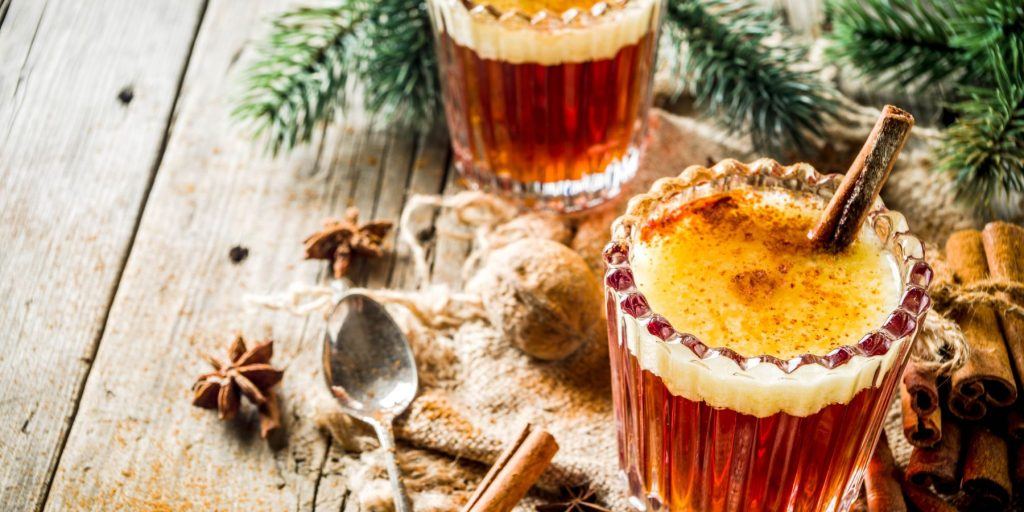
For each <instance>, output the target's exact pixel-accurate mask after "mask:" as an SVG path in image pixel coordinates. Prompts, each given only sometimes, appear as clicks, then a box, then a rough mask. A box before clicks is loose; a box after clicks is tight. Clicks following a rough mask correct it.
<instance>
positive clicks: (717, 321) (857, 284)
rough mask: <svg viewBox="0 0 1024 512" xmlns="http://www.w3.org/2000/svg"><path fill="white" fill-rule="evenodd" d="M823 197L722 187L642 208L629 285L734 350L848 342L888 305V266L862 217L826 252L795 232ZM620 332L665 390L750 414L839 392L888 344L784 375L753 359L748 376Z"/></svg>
mask: <svg viewBox="0 0 1024 512" xmlns="http://www.w3.org/2000/svg"><path fill="white" fill-rule="evenodd" d="M823 207H824V202H823V201H821V200H820V199H819V198H816V197H812V196H799V195H795V194H792V193H789V192H784V191H753V190H734V191H730V192H726V193H723V194H720V195H715V196H711V197H708V198H704V199H699V200H696V201H693V202H691V203H688V204H686V205H684V206H682V207H681V208H679V209H677V210H675V211H671V212H670V213H668V214H665V215H663V216H662V217H660V218H656V219H647V220H646V221H645V222H642V223H641V224H640V225H639V228H640V229H639V232H638V233H637V234H636V235H635V236H634V240H633V243H632V248H631V250H630V264H631V266H632V269H633V274H634V278H635V282H636V286H637V288H638V289H639V290H640V292H641V293H643V294H644V296H645V297H646V298H647V300H648V302H649V303H650V306H651V309H652V310H653V311H655V312H657V313H659V314H661V315H662V316H664V317H665V318H667V319H668V320H669V322H670V323H671V324H672V326H673V327H675V328H676V330H678V331H680V332H685V333H690V334H693V335H695V336H696V337H697V338H699V339H700V340H701V341H703V342H704V343H705V344H707V345H708V346H711V347H726V348H730V349H733V350H735V351H736V352H738V353H740V354H742V355H744V356H759V355H772V356H776V357H779V358H781V359H789V358H792V357H795V356H798V355H802V354H816V355H825V354H827V353H828V352H830V351H831V350H833V349H835V348H837V347H839V346H842V345H852V344H856V343H857V342H858V341H859V340H860V339H861V338H862V337H863V336H864V335H865V334H867V333H869V332H871V331H873V330H875V329H877V328H879V327H880V326H881V325H882V324H883V323H884V322H885V320H886V317H887V316H888V315H889V314H890V313H891V312H892V311H893V310H894V309H895V308H896V306H897V302H898V298H899V281H898V279H897V273H896V267H895V264H894V262H893V261H892V259H891V256H890V255H889V254H888V253H887V252H886V251H885V250H884V248H883V244H882V242H881V241H880V240H879V239H878V238H877V236H876V235H875V234H874V233H873V232H872V231H870V230H869V229H864V230H862V232H861V234H860V236H859V238H858V240H857V241H856V242H855V243H854V244H853V245H852V246H851V247H850V248H849V249H848V250H847V251H846V252H844V253H842V254H840V255H838V256H835V255H828V254H823V253H820V252H817V251H814V250H813V249H812V248H811V246H810V242H809V240H808V238H807V232H808V231H809V230H810V228H811V227H813V225H814V223H815V221H816V220H817V218H818V216H819V215H820V211H821V208H823ZM627 323H628V322H627ZM632 340H633V341H632V342H631V344H630V349H631V350H632V351H633V353H634V355H636V356H637V357H638V358H639V359H640V363H641V365H642V366H643V367H644V368H645V369H647V370H649V371H651V372H653V373H655V374H657V375H659V376H660V377H661V378H662V380H663V381H664V382H665V383H666V386H667V387H668V388H669V390H670V391H672V392H673V393H676V394H679V395H681V396H684V397H686V398H689V399H693V400H703V401H705V402H708V403H709V404H711V405H713V406H718V407H728V408H731V409H734V410H739V411H741V412H745V413H747V414H753V415H756V416H767V415H770V414H775V413H777V412H787V413H789V414H794V415H799V416H804V415H808V414H812V413H814V412H817V411H818V410H820V409H821V408H823V407H825V406H827V405H829V404H833V403H846V402H848V401H850V400H852V399H853V397H854V396H855V395H856V393H857V392H858V391H860V390H862V389H864V388H865V387H868V386H870V385H872V384H873V382H874V377H875V374H876V372H877V371H878V370H885V369H887V368H888V366H889V365H891V364H892V363H893V361H894V358H895V355H896V354H897V353H898V352H899V351H900V350H899V349H900V347H899V346H898V345H894V346H893V347H892V348H891V349H890V351H889V352H888V354H887V355H885V356H882V357H874V358H865V357H855V358H853V359H852V360H851V361H849V362H848V363H846V364H844V365H842V366H840V367H838V368H836V369H833V370H826V369H825V368H823V367H821V366H819V365H813V364H812V365H805V366H803V367H801V368H799V369H798V370H797V371H795V372H793V373H792V374H790V375H785V374H783V373H782V372H781V370H779V369H778V368H777V367H775V366H774V365H770V364H768V365H758V367H757V368H756V371H755V372H754V375H755V376H756V375H757V373H758V372H761V373H762V374H763V375H762V376H761V378H751V376H749V375H746V374H742V373H739V372H737V371H736V369H735V368H736V367H735V364H734V363H733V362H732V361H731V360H726V359H725V358H718V359H717V360H715V359H711V360H703V361H701V360H698V359H697V358H696V357H695V356H693V354H692V353H691V352H690V351H689V349H686V348H685V347H681V346H678V345H676V346H672V345H667V344H664V343H660V340H658V339H657V338H654V337H653V336H650V335H649V334H647V333H645V332H642V331H640V332H637V333H636V337H635V338H633V339H632ZM716 367H717V369H716Z"/></svg>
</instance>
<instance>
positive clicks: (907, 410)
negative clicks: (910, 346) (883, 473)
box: [900, 362, 942, 448]
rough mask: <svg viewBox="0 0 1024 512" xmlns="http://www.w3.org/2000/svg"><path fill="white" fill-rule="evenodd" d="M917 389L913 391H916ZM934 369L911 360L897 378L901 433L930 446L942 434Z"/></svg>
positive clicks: (908, 439) (908, 438) (917, 442)
mask: <svg viewBox="0 0 1024 512" xmlns="http://www.w3.org/2000/svg"><path fill="white" fill-rule="evenodd" d="M915 391H916V392H915ZM938 404H939V392H938V387H937V386H936V384H935V372H934V371H933V370H931V369H930V368H927V367H925V366H924V365H919V364H916V363H913V362H911V363H910V364H908V365H907V370H906V373H904V376H903V380H902V381H901V382H900V405H901V407H902V409H903V435H904V436H905V437H906V438H907V441H909V442H910V444H912V445H914V446H918V447H921V448H930V447H932V446H935V445H936V444H938V443H939V439H940V438H941V437H942V412H941V411H940V410H939V407H938Z"/></svg>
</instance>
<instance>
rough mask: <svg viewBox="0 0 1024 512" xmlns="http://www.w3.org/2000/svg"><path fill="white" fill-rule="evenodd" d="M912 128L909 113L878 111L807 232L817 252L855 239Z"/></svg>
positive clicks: (890, 109)
mask: <svg viewBox="0 0 1024 512" xmlns="http://www.w3.org/2000/svg"><path fill="white" fill-rule="evenodd" d="M913 126H914V116H912V115H910V114H909V113H907V112H905V111H903V110H901V109H899V108H897V107H894V106H892V105H886V106H885V108H883V109H882V115H881V116H880V117H879V118H878V121H876V122H875V126H874V128H872V129H871V134H869V135H868V140H867V141H865V142H864V146H863V147H861V148H860V153H858V154H857V158H856V159H854V161H853V164H851V165H850V169H849V170H847V171H846V177H845V178H843V181H842V183H840V184H839V188H838V189H837V190H836V193H835V195H833V196H832V199H831V200H830V201H829V203H828V206H827V207H826V208H825V211H824V212H823V213H822V216H821V219H820V220H819V221H818V225H817V226H815V227H814V229H813V230H812V231H811V241H812V242H813V243H814V245H815V246H816V247H817V248H818V249H819V250H822V251H825V252H830V253H838V252H841V251H842V250H843V249H845V248H846V247H848V246H849V245H850V244H851V243H852V242H853V240H854V239H855V238H856V237H857V232H858V231H860V227H861V225H862V224H864V219H866V218H867V215H868V211H869V210H870V209H871V205H872V204H874V202H875V199H876V198H877V197H878V193H879V192H881V191H882V185H884V184H885V180H887V179H888V178H889V173H890V172H891V171H892V167H893V165H895V164H896V157H897V156H898V155H899V154H900V150H902V149H903V146H904V145H905V144H906V143H907V138H908V137H910V129H911V128H913Z"/></svg>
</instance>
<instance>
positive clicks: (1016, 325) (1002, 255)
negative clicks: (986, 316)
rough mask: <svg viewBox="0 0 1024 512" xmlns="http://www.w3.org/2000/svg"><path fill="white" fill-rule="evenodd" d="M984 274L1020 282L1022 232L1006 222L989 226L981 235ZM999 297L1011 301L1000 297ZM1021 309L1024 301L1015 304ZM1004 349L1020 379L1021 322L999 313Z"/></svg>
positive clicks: (1023, 366) (1023, 273)
mask: <svg viewBox="0 0 1024 512" xmlns="http://www.w3.org/2000/svg"><path fill="white" fill-rule="evenodd" d="M981 240H982V243H983V244H984V246H985V258H986V260H987V261H988V272H989V274H991V275H992V277H994V278H996V279H1005V280H1008V281H1016V282H1018V283H1020V282H1024V228H1022V227H1020V226H1017V225H1014V224H1010V223H1008V222H990V223H989V224H988V225H987V226H985V229H984V230H983V231H982V233H981ZM999 295H1000V296H1001V297H1003V298H1005V299H1007V300H1010V301H1013V297H1010V296H1008V295H1006V294H1004V293H1000V294H999ZM1016 304H1017V305H1018V306H1024V301H1021V300H1019V298H1018V300H1017V301H1016ZM998 313H999V321H1000V324H1002V326H1003V335H1004V339H1005V340H1006V346H1007V348H1008V349H1009V351H1010V355H1011V356H1012V358H1013V365H1014V367H1015V368H1016V369H1017V375H1024V318H1021V317H1020V316H1015V315H1010V314H1007V313H1006V312H1005V311H999V312H998Z"/></svg>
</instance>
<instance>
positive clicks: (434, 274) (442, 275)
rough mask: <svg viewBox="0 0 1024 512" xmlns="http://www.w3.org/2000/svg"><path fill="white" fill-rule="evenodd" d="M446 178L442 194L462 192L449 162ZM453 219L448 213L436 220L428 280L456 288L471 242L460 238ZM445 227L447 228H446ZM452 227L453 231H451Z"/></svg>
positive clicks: (451, 163) (452, 164)
mask: <svg viewBox="0 0 1024 512" xmlns="http://www.w3.org/2000/svg"><path fill="white" fill-rule="evenodd" d="M448 165H449V168H448V176H447V180H446V182H445V186H444V194H445V195H451V194H455V193H458V192H459V191H460V190H464V187H463V186H462V185H461V184H459V177H458V172H456V170H455V164H454V163H453V162H449V164H448ZM453 222H454V221H453V219H452V218H451V215H450V213H441V214H440V215H439V216H438V220H437V229H436V233H435V234H434V257H433V265H432V267H431V274H430V279H431V281H432V282H435V283H442V284H447V285H449V286H451V287H452V288H458V287H460V286H462V284H463V283H462V281H463V279H462V262H464V261H465V260H466V256H468V255H469V251H470V250H471V249H472V247H473V241H472V240H471V239H468V238H466V237H465V236H461V235H462V234H468V232H467V233H461V232H460V231H459V230H460V229H461V228H460V227H458V226H453ZM446 226H447V228H446ZM453 227H454V229H452V228H453Z"/></svg>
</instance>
